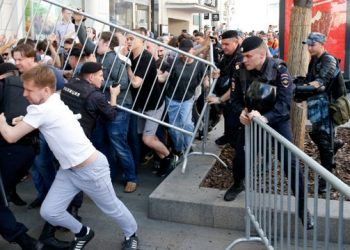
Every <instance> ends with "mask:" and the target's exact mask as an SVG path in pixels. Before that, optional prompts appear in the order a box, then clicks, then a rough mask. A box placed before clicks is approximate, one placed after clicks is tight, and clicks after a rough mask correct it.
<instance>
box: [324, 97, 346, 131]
mask: <svg viewBox="0 0 350 250" xmlns="http://www.w3.org/2000/svg"><path fill="white" fill-rule="evenodd" d="M329 109H330V111H331V114H332V119H333V122H334V123H335V124H336V125H342V124H344V123H346V122H347V121H348V120H349V119H350V103H349V100H348V98H347V97H346V96H345V95H343V96H341V97H339V98H338V99H336V100H335V101H334V102H331V103H330V104H329Z"/></svg>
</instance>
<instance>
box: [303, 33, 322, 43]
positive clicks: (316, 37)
mask: <svg viewBox="0 0 350 250" xmlns="http://www.w3.org/2000/svg"><path fill="white" fill-rule="evenodd" d="M315 42H319V43H322V44H324V43H325V42H326V36H325V35H324V34H322V33H320V32H311V33H310V34H309V35H308V37H307V39H305V40H304V41H303V42H302V43H303V44H307V45H314V43H315Z"/></svg>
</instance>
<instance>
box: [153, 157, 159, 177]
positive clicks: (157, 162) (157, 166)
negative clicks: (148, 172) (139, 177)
mask: <svg viewBox="0 0 350 250" xmlns="http://www.w3.org/2000/svg"><path fill="white" fill-rule="evenodd" d="M159 169H160V161H159V160H158V159H157V160H154V162H153V167H152V174H157V173H158V171H159Z"/></svg>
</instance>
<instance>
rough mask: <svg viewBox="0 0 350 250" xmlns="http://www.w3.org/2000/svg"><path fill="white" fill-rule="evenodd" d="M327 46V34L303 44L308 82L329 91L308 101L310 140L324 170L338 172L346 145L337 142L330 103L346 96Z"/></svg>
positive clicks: (313, 36)
mask: <svg viewBox="0 0 350 250" xmlns="http://www.w3.org/2000/svg"><path fill="white" fill-rule="evenodd" d="M325 42H326V36H325V35H324V34H322V33H319V32H311V33H310V34H309V36H308V37H307V39H306V40H305V41H303V44H306V45H307V46H308V50H309V53H310V55H311V61H310V63H309V68H308V73H307V75H306V81H307V82H308V84H309V85H311V86H314V87H315V88H321V87H324V89H325V91H323V92H319V91H318V92H317V94H315V95H314V96H312V97H310V98H308V100H307V105H308V119H309V120H310V122H311V123H312V131H311V132H310V137H311V139H312V140H313V141H314V142H315V144H316V145H317V147H318V150H319V152H320V158H321V164H322V166H323V167H325V168H326V169H327V170H328V171H330V172H332V169H333V168H335V159H334V156H335V154H336V152H337V150H338V149H339V148H341V147H342V146H343V145H344V142H342V141H341V140H336V139H334V138H335V130H334V123H333V122H332V121H331V117H330V114H329V102H330V101H331V100H330V99H332V98H334V99H336V98H338V97H339V96H340V95H344V94H345V93H340V90H341V88H339V86H338V85H337V77H338V74H341V72H340V68H339V63H338V61H337V59H336V58H334V57H333V56H332V55H330V54H328V52H327V51H326V50H325V48H324V43H325ZM326 191H327V189H326V182H325V180H324V179H322V178H321V179H320V183H319V188H318V192H319V193H325V192H326Z"/></svg>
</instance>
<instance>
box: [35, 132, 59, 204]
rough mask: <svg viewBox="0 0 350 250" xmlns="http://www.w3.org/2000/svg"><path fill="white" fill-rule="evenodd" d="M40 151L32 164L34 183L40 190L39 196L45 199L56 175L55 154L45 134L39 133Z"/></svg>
mask: <svg viewBox="0 0 350 250" xmlns="http://www.w3.org/2000/svg"><path fill="white" fill-rule="evenodd" d="M39 145H40V152H39V154H38V155H36V157H35V160H34V163H33V165H32V178H33V183H34V186H35V188H36V190H37V191H38V198H39V199H40V200H44V198H45V196H46V194H47V192H48V191H49V189H50V187H51V185H52V183H53V180H54V179H55V175H56V168H55V165H54V156H53V154H52V152H51V150H50V148H49V146H48V145H47V142H46V141H45V138H44V136H43V135H42V134H41V133H39Z"/></svg>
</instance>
